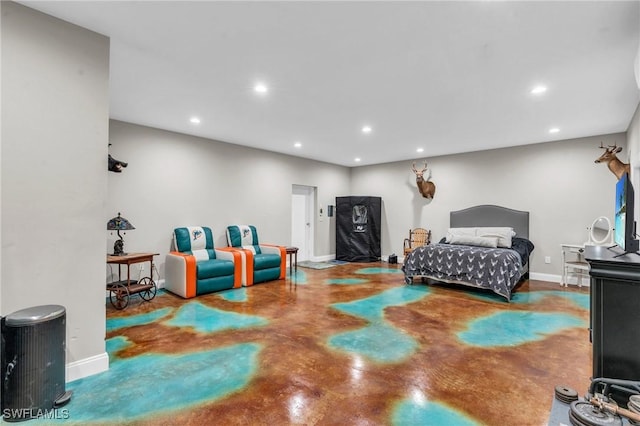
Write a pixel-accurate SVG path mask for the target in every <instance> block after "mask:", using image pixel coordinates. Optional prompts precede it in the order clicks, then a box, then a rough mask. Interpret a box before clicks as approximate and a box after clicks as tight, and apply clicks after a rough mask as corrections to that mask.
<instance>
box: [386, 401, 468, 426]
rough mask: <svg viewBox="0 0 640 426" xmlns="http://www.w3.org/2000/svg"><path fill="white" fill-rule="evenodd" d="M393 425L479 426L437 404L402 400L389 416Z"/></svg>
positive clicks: (443, 405) (458, 413)
mask: <svg viewBox="0 0 640 426" xmlns="http://www.w3.org/2000/svg"><path fill="white" fill-rule="evenodd" d="M391 416H392V417H391V422H392V424H394V425H399V426H402V425H423V426H429V425H433V426H444V425H452V426H453V425H455V426H479V425H480V423H477V422H475V421H473V420H472V419H471V418H469V417H467V416H465V415H464V414H462V413H460V412H458V411H456V410H454V409H453V408H450V407H448V406H447V405H445V404H440V403H438V402H432V401H424V402H415V401H413V400H410V399H409V400H404V401H402V402H400V403H398V404H397V405H396V407H395V409H394V410H393V414H392V415H391Z"/></svg>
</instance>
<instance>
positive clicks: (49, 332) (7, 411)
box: [1, 305, 70, 422]
mask: <svg viewBox="0 0 640 426" xmlns="http://www.w3.org/2000/svg"><path fill="white" fill-rule="evenodd" d="M2 340H3V353H2V378H3V383H2V401H1V402H2V415H3V417H4V420H5V421H10V422H15V421H22V420H29V419H32V418H37V417H41V416H46V415H47V414H46V413H47V412H50V411H51V410H53V409H54V408H57V407H59V406H61V405H64V403H66V402H68V400H69V398H70V392H65V359H66V358H65V346H66V342H65V340H66V312H65V308H64V307H63V306H59V305H43V306H35V307H32V308H27V309H22V310H20V311H17V312H14V313H12V314H9V315H7V316H6V317H5V318H2Z"/></svg>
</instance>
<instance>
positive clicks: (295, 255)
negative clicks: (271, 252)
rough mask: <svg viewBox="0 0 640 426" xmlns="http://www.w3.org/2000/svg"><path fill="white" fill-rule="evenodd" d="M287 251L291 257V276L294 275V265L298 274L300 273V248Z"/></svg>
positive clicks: (287, 249)
mask: <svg viewBox="0 0 640 426" xmlns="http://www.w3.org/2000/svg"><path fill="white" fill-rule="evenodd" d="M285 250H286V251H287V254H288V255H289V275H292V274H293V265H294V264H295V267H296V272H298V247H286V248H285ZM294 259H295V261H294Z"/></svg>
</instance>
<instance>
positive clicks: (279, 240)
mask: <svg viewBox="0 0 640 426" xmlns="http://www.w3.org/2000/svg"><path fill="white" fill-rule="evenodd" d="M110 142H111V143H112V146H111V148H110V153H111V155H112V156H113V157H114V158H116V159H118V160H121V161H125V162H127V163H129V166H128V167H127V168H125V169H123V171H122V172H121V173H109V178H108V179H109V185H108V197H107V211H106V213H105V215H104V216H103V219H104V223H103V224H102V227H103V228H106V222H107V220H108V219H110V218H111V217H113V216H115V215H116V214H117V213H118V212H121V213H122V216H124V217H125V218H127V219H129V221H130V222H131V223H132V224H133V225H134V226H135V227H136V229H135V230H132V231H129V232H127V234H126V235H125V236H124V240H125V251H128V252H140V251H144V252H147V251H154V252H157V253H160V256H158V257H157V258H156V261H157V266H158V267H159V268H158V269H159V272H160V277H161V278H164V256H165V255H166V253H167V252H168V251H169V250H170V249H171V236H172V232H173V229H174V228H176V227H180V226H189V225H202V226H209V227H211V228H212V230H213V232H214V238H215V245H216V246H226V245H227V244H226V239H225V230H226V227H227V226H228V225H232V224H253V225H255V226H256V227H257V229H258V235H259V238H260V241H262V242H265V243H274V244H282V245H288V244H290V243H291V194H292V185H306V186H313V187H316V188H317V200H316V205H317V206H318V210H319V208H320V207H323V211H325V213H324V214H325V215H326V206H327V205H329V204H334V200H335V197H336V196H338V195H345V194H348V192H349V179H350V170H349V169H348V168H346V167H342V166H336V165H331V164H328V163H322V162H318V161H311V160H305V159H301V158H296V157H291V156H287V155H282V154H276V153H271V152H267V151H262V150H258V149H253V148H245V147H241V146H238V145H231V144H227V143H222V142H217V141H213V140H208V139H203V138H198V137H194V136H187V135H183V134H179V133H173V132H169V131H163V130H158V129H153V128H149V127H144V126H138V125H135V124H130V123H124V122H121V121H115V120H112V121H111V126H110ZM317 213H318V212H316V217H317ZM334 228H335V223H334V220H333V219H329V218H326V217H325V218H324V220H323V221H322V222H316V224H315V247H314V256H315V257H326V256H328V255H331V254H333V253H335V238H334V237H333V235H334ZM105 235H107V243H106V247H104V250H106V251H108V252H112V251H113V242H114V241H115V239H116V238H117V237H116V236H115V235H108V233H106V231H105ZM145 273H146V274H148V271H145Z"/></svg>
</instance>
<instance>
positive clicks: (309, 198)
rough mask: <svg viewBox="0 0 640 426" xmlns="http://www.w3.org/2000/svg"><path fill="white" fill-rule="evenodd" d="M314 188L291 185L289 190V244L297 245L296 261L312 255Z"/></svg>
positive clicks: (307, 258)
mask: <svg viewBox="0 0 640 426" xmlns="http://www.w3.org/2000/svg"><path fill="white" fill-rule="evenodd" d="M314 195H315V188H314V187H312V186H303V185H293V188H292V191H291V245H292V246H294V247H298V261H303V260H309V259H311V258H312V256H313V214H312V212H313V211H314V210H313V206H314Z"/></svg>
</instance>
